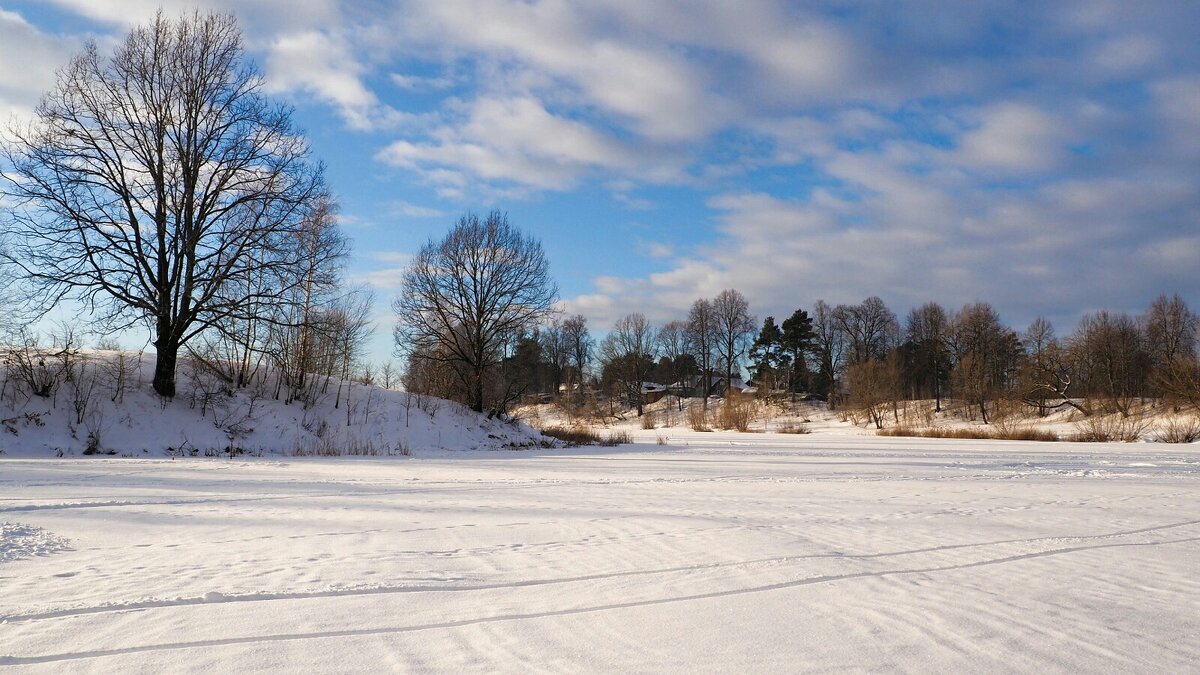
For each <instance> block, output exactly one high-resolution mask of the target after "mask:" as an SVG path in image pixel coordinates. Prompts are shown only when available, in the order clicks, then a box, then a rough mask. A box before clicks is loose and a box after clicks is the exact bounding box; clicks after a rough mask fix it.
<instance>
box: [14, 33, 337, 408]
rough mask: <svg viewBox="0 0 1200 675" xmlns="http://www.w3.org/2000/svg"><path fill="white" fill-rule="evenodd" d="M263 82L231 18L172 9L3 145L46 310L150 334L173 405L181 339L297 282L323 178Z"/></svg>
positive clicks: (80, 76)
mask: <svg viewBox="0 0 1200 675" xmlns="http://www.w3.org/2000/svg"><path fill="white" fill-rule="evenodd" d="M262 87H263V79H262V77H261V75H260V74H259V73H258V71H257V70H256V69H255V68H254V67H253V65H252V64H250V63H249V62H248V61H247V60H246V58H245V55H244V51H243V40H242V34H241V32H240V31H239V29H238V27H237V22H236V20H235V19H234V17H233V16H232V15H229V14H211V13H210V14H201V13H194V14H190V15H186V16H184V17H182V18H179V19H172V18H169V17H168V16H166V15H165V14H163V13H162V12H159V14H158V15H157V16H156V17H155V18H154V19H153V20H152V21H150V22H149V23H148V24H146V25H142V26H138V27H136V28H134V29H133V30H131V31H130V32H129V34H128V35H126V36H125V38H124V40H123V41H122V42H121V43H120V44H118V45H117V47H116V49H115V50H114V51H113V53H112V55H111V56H106V55H104V54H101V52H100V50H99V48H98V47H97V46H96V44H95V43H91V44H89V45H87V46H86V47H85V48H84V50H83V51H82V52H81V53H80V54H78V55H76V56H75V57H74V58H72V59H71V61H70V63H69V64H68V65H67V66H66V67H65V68H63V69H62V70H61V71H59V73H58V76H57V80H56V82H55V84H54V86H53V87H52V88H51V89H50V91H49V92H47V94H46V95H45V97H44V98H43V99H42V102H41V103H40V104H39V105H38V107H37V110H36V115H35V120H34V122H33V123H32V124H31V125H30V126H29V127H28V128H25V129H19V130H12V132H11V135H12V141H11V142H9V143H6V144H5V148H4V156H5V159H6V160H7V163H8V164H9V165H10V166H11V171H10V172H9V173H6V174H4V177H5V178H6V179H7V180H6V181H4V182H3V185H4V186H5V187H4V193H5V194H6V196H7V197H8V198H9V199H10V200H11V201H12V202H14V203H15V205H16V206H15V208H14V209H13V210H12V212H11V213H12V223H11V227H12V230H13V232H14V234H15V236H14V242H13V246H12V258H13V259H14V260H15V261H16V263H17V264H19V265H20V266H21V267H22V268H23V270H24V273H25V274H26V275H28V278H29V279H30V280H31V282H32V283H33V284H34V286H35V287H36V289H37V291H38V296H37V300H38V304H39V305H40V306H42V307H49V306H51V305H53V304H54V303H57V302H58V301H59V300H61V299H63V298H64V297H70V296H73V297H77V298H80V299H82V300H83V301H84V302H85V303H86V304H87V305H88V306H89V307H90V308H91V309H92V311H93V312H94V313H95V315H96V318H97V319H98V320H99V321H100V322H101V323H103V324H105V325H107V326H108V327H111V328H117V327H128V326H131V325H134V324H137V323H140V322H145V323H146V324H148V325H149V327H150V329H151V330H152V331H153V335H154V340H153V342H154V346H155V348H156V350H157V352H158V355H157V362H156V365H155V372H154V389H155V391H157V392H158V393H159V394H161V395H163V396H174V394H175V366H176V358H177V355H178V352H179V349H180V347H181V346H182V345H184V344H186V343H187V341H188V340H189V339H190V338H192V337H193V336H195V335H196V334H198V333H200V332H201V331H203V330H205V329H206V328H208V327H209V326H212V325H214V324H216V323H218V322H222V321H226V320H229V319H231V318H239V317H245V316H247V315H249V314H252V313H254V312H255V311H257V309H258V308H259V306H260V304H261V303H262V302H264V301H266V300H268V299H271V298H276V297H279V296H280V294H281V293H283V292H285V291H286V290H287V289H286V288H281V286H282V285H285V284H287V283H289V282H288V281H287V280H288V279H291V280H293V281H292V282H293V283H294V282H295V279H296V276H295V275H289V274H286V273H285V272H286V271H287V270H289V269H290V268H291V267H293V266H294V265H295V264H296V263H297V262H298V260H299V258H298V254H297V250H296V248H295V247H289V246H287V243H286V240H287V238H288V234H289V233H290V232H291V231H292V230H293V229H294V228H295V227H297V226H298V224H299V223H300V222H302V221H303V219H304V215H305V210H306V208H307V207H308V206H309V204H310V203H311V202H312V200H313V199H314V198H315V197H316V196H318V195H320V194H322V191H323V185H322V171H321V168H320V166H319V165H315V164H314V163H312V162H311V161H310V160H309V150H308V146H307V144H306V142H305V141H304V139H303V138H302V137H301V136H300V135H298V134H297V132H296V131H295V129H293V127H292V124H291V110H290V108H288V107H285V106H282V105H278V104H275V103H273V102H271V101H270V100H268V99H267V98H265V97H264V96H263V94H262ZM276 272H279V274H275V273H276ZM264 278H265V279H271V283H259V280H260V279H264Z"/></svg>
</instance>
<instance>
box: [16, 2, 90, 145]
mask: <svg viewBox="0 0 1200 675" xmlns="http://www.w3.org/2000/svg"><path fill="white" fill-rule="evenodd" d="M82 46H83V40H82V39H78V40H77V39H72V38H67V37H57V36H53V35H49V34H47V33H44V32H42V31H41V30H39V29H38V28H36V27H34V26H33V25H31V24H30V23H29V22H28V21H26V20H25V18H24V17H23V16H21V15H20V14H18V13H17V12H11V11H7V10H3V9H0V63H4V64H5V67H4V68H0V125H2V124H7V123H8V122H9V121H10V120H13V121H18V123H19V122H20V121H21V120H29V119H31V118H32V116H33V110H34V107H36V106H37V102H38V99H39V98H41V96H42V94H44V93H45V92H46V90H47V89H48V88H50V87H52V86H53V85H54V73H55V71H56V70H58V69H59V68H61V67H62V66H64V65H65V64H66V63H67V60H68V59H69V58H70V57H71V54H73V53H74V52H76V51H78V50H79V49H80V48H82Z"/></svg>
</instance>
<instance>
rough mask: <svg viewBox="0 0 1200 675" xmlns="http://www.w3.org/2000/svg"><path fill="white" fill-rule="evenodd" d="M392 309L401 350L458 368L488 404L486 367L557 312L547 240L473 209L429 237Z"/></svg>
mask: <svg viewBox="0 0 1200 675" xmlns="http://www.w3.org/2000/svg"><path fill="white" fill-rule="evenodd" d="M401 289H402V290H401V293H400V296H399V297H398V298H396V300H395V301H394V302H393V304H392V307H393V309H394V310H395V312H396V314H397V315H398V317H399V323H398V324H397V325H396V330H395V339H396V345H397V348H399V349H401V350H403V351H405V352H406V353H408V354H409V355H410V356H412V357H415V358H419V359H431V360H435V361H442V362H446V363H449V364H452V365H455V366H460V367H455V368H453V371H454V373H455V374H456V375H457V376H458V377H459V378H460V379H461V380H462V385H463V388H464V390H465V392H466V398H465V400H464V401H463V402H464V403H465V404H466V405H468V406H470V407H471V408H472V409H473V410H476V411H479V412H482V411H483V410H484V408H485V406H486V405H487V401H486V400H485V381H486V374H487V371H488V370H489V369H491V368H494V367H496V366H498V365H500V363H501V362H502V359H503V358H504V356H505V353H504V347H505V345H506V344H508V343H509V342H511V341H512V340H514V339H515V336H517V335H520V334H522V333H524V332H526V331H528V330H531V329H532V328H533V327H534V326H536V325H537V324H538V322H540V321H541V320H542V319H543V318H545V317H546V316H547V314H548V313H549V312H550V307H551V305H552V304H553V302H554V300H555V298H556V296H557V293H558V289H557V287H556V286H555V284H554V282H553V281H552V280H551V279H550V270H549V263H548V262H547V261H546V256H545V253H543V251H542V245H541V243H539V242H538V241H537V240H536V239H533V238H531V237H527V236H525V235H523V234H521V232H520V231H519V230H518V229H516V228H515V227H513V226H512V225H510V224H509V222H508V218H507V217H506V216H504V215H503V214H501V213H500V212H499V211H493V212H491V213H490V214H488V216H487V218H486V219H484V220H480V219H479V217H478V216H476V215H474V214H467V215H465V216H463V217H461V218H460V219H459V220H458V223H457V224H455V226H454V228H453V229H451V231H450V233H449V234H448V235H446V238H445V239H443V240H442V241H440V242H434V241H432V240H431V241H429V242H428V243H427V244H425V245H424V246H423V247H421V250H420V252H418V253H417V255H416V257H415V258H414V259H413V262H412V264H410V265H409V267H408V269H407V270H405V272H404V278H403V281H402V282H401Z"/></svg>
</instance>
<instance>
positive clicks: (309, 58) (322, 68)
mask: <svg viewBox="0 0 1200 675" xmlns="http://www.w3.org/2000/svg"><path fill="white" fill-rule="evenodd" d="M265 70H266V76H267V83H268V85H269V88H270V90H271V91H274V92H288V91H304V92H308V93H311V94H313V95H315V96H316V97H317V98H319V99H321V100H322V101H325V102H327V103H330V104H332V105H333V106H334V107H335V108H337V110H338V111H339V113H340V114H341V116H342V118H343V119H344V120H345V121H346V124H347V125H348V126H349V127H350V128H352V129H357V130H360V131H369V130H372V129H376V128H379V127H390V126H395V125H396V124H398V123H400V122H401V121H403V120H405V119H407V118H409V117H410V116H408V115H404V114H402V113H400V112H399V111H397V110H395V109H394V108H392V107H390V106H387V105H384V104H382V103H381V102H380V101H379V98H378V97H377V96H376V95H375V93H374V92H372V91H371V90H370V89H368V88H367V87H366V85H364V84H363V82H362V78H363V77H364V75H365V73H366V68H365V66H363V65H362V64H361V63H359V62H358V61H357V60H356V59H355V58H354V56H353V54H352V49H351V47H350V45H349V44H348V42H347V40H346V39H345V38H341V37H337V36H334V35H330V34H329V33H325V32H322V31H319V30H306V31H301V32H296V33H285V34H282V35H279V36H278V37H276V38H275V40H274V42H273V43H272V44H271V45H270V47H269V49H268V51H267V58H266V63H265Z"/></svg>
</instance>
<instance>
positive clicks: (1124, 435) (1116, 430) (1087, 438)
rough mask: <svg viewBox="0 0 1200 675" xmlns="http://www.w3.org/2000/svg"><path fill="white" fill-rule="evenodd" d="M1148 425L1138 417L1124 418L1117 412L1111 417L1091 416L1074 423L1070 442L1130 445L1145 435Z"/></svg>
mask: <svg viewBox="0 0 1200 675" xmlns="http://www.w3.org/2000/svg"><path fill="white" fill-rule="evenodd" d="M1148 426H1149V423H1148V422H1147V421H1146V420H1145V419H1143V418H1139V417H1125V416H1124V415H1123V414H1122V413H1120V412H1119V411H1118V413H1117V414H1112V415H1093V416H1091V417H1086V418H1084V419H1082V420H1080V421H1078V422H1076V423H1075V433H1074V434H1073V435H1072V436H1071V438H1070V440H1072V441H1080V442H1084V443H1107V442H1110V441H1121V442H1124V443H1132V442H1134V441H1136V440H1138V439H1139V438H1141V437H1142V435H1143V434H1145V433H1146V428H1147V427H1148Z"/></svg>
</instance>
